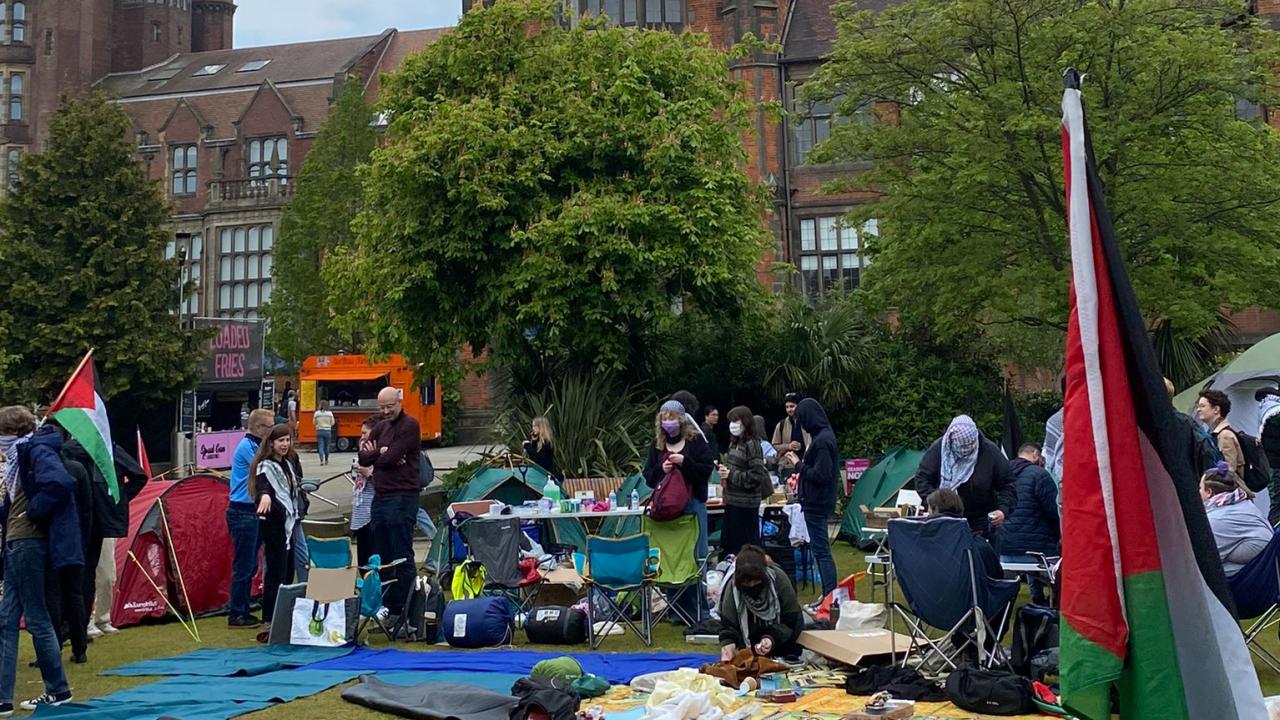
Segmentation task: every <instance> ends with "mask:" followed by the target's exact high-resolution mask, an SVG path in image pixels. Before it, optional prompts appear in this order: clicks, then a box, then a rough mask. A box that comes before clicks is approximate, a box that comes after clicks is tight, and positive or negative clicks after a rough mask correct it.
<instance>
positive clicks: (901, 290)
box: [805, 0, 1280, 363]
mask: <svg viewBox="0 0 1280 720" xmlns="http://www.w3.org/2000/svg"><path fill="white" fill-rule="evenodd" d="M1243 6H1244V4H1243V3H1239V2H1234V1H1228V0H1123V1H1121V2H1103V1H1101V0H1087V1H1083V2H1082V1H1080V0H1018V1H1017V2H1007V1H1005V0H945V1H941V2H940V1H937V0H906V2H904V3H902V4H901V5H896V6H893V7H890V8H888V9H886V10H884V11H882V12H878V13H871V12H860V11H857V10H856V8H855V7H853V6H852V4H851V5H845V6H839V9H838V10H837V15H838V38H837V40H836V43H835V47H834V51H833V53H832V56H831V62H829V63H828V64H826V65H825V66H824V67H823V68H822V69H821V70H820V71H819V72H818V74H817V76H816V77H815V78H814V79H813V80H812V81H810V82H809V83H807V84H806V87H805V92H806V94H807V95H808V96H809V97H811V98H821V97H829V98H837V99H838V103H837V104H838V107H837V112H838V113H841V114H843V115H845V116H848V117H852V116H853V115H854V112H855V110H856V109H857V108H858V107H859V106H861V105H862V103H863V102H865V101H866V100H868V99H870V100H874V101H876V102H877V103H878V105H877V107H879V108H880V110H881V113H880V115H881V116H880V118H879V121H878V122H876V123H874V124H872V125H870V126H865V125H862V124H858V123H843V124H839V125H838V126H837V127H836V128H835V129H833V131H832V133H831V138H830V140H829V141H828V142H826V143H825V144H823V145H822V146H820V147H819V148H817V149H816V151H815V153H814V154H813V156H812V157H813V159H814V160H815V161H817V162H831V161H840V160H845V159H862V158H866V157H870V158H871V159H872V160H874V163H875V164H874V169H873V170H871V171H869V172H866V173H863V174H859V175H849V176H846V177H844V178H843V179H842V180H841V181H840V182H839V183H838V185H839V186H842V187H857V188H865V189H872V190H878V191H882V192H883V193H884V195H883V198H882V199H881V201H880V202H878V203H875V204H873V205H870V206H864V207H863V208H860V209H859V211H858V212H857V213H855V215H856V216H858V217H865V216H871V215H875V216H877V217H878V218H879V219H880V235H879V237H878V238H876V239H873V240H871V241H870V242H869V247H868V250H869V251H870V252H871V254H872V255H873V257H874V259H875V264H874V265H873V266H872V267H871V269H870V270H869V272H868V274H867V276H866V279H867V284H868V286H869V287H870V289H871V291H872V293H873V295H874V296H875V297H876V298H877V299H878V300H879V301H880V302H881V303H882V304H883V305H884V306H893V307H896V308H898V309H899V310H900V312H901V313H902V314H903V318H904V320H906V321H907V322H919V323H921V324H923V325H927V326H929V327H931V328H932V329H933V330H934V331H935V332H936V333H937V334H938V335H939V336H940V337H941V338H943V339H946V338H957V337H965V336H971V335H975V334H980V335H981V336H982V337H983V338H985V339H987V340H988V341H990V343H991V346H992V348H993V349H994V350H996V351H997V352H998V353H999V355H1000V356H1001V357H1002V358H1003V359H1005V360H1030V361H1036V362H1041V363H1052V362H1053V361H1055V360H1056V359H1057V357H1058V356H1059V355H1060V353H1061V347H1062V337H1063V332H1064V329H1065V327H1066V321H1067V316H1068V293H1067V287H1068V284H1069V278H1070V276H1069V268H1068V266H1069V261H1070V258H1069V257H1068V251H1067V233H1066V223H1065V209H1064V190H1063V187H1062V150H1061V138H1060V130H1059V122H1060V116H1061V97H1062V80H1061V78H1062V73H1063V71H1064V70H1065V69H1066V68H1067V67H1069V66H1074V67H1076V68H1077V69H1079V70H1080V71H1081V72H1082V73H1084V74H1085V83H1084V94H1085V98H1086V104H1087V109H1088V112H1089V121H1090V129H1091V132H1092V136H1093V143H1094V148H1095V150H1096V154H1097V157H1098V161H1099V165H1100V172H1101V175H1102V179H1103V183H1104V188H1105V194H1106V200H1107V202H1108V204H1109V206H1110V209H1111V212H1112V214H1113V215H1114V219H1115V226H1116V234H1117V237H1118V239H1119V242H1120V243H1121V248H1122V251H1123V253H1124V255H1125V257H1126V259H1127V261H1128V263H1129V266H1130V271H1131V274H1132V277H1133V281H1134V284H1135V287H1136V290H1137V293H1138V298H1139V302H1140V303H1141V306H1142V308H1143V310H1144V312H1145V313H1146V314H1147V316H1148V320H1149V322H1150V323H1151V324H1152V326H1153V327H1154V326H1156V325H1165V326H1168V327H1172V328H1175V329H1176V331H1177V334H1179V335H1181V336H1184V337H1201V336H1204V335H1205V334H1206V333H1208V332H1210V331H1211V330H1212V329H1214V328H1215V327H1216V326H1219V325H1220V323H1221V321H1220V319H1219V310H1220V308H1227V309H1240V308H1244V307H1248V306H1253V305H1261V306H1266V307H1276V306H1277V305H1280V285H1277V284H1276V283H1274V282H1269V281H1267V280H1265V279H1266V278H1271V277H1275V276H1276V275H1277V271H1280V252H1277V251H1278V250H1280V236H1277V234H1276V232H1275V228H1276V227H1277V223H1278V222H1280V162H1278V161H1280V144H1278V141H1277V137H1276V134H1275V133H1274V132H1272V131H1271V130H1270V128H1267V127H1266V126H1265V125H1262V123H1261V120H1260V119H1259V118H1258V117H1257V116H1256V115H1254V114H1253V113H1254V111H1256V108H1257V105H1256V103H1258V102H1260V101H1266V100H1268V98H1269V95H1268V93H1269V88H1271V87H1272V86H1273V85H1274V81H1273V70H1274V68H1275V67H1276V61H1277V54H1276V42H1275V39H1274V37H1273V35H1272V33H1271V32H1270V31H1266V30H1262V29H1260V28H1259V27H1258V26H1257V25H1256V24H1255V23H1254V22H1253V21H1252V20H1251V19H1250V18H1248V17H1244V16H1241V12H1242V8H1243ZM854 219H856V218H854Z"/></svg>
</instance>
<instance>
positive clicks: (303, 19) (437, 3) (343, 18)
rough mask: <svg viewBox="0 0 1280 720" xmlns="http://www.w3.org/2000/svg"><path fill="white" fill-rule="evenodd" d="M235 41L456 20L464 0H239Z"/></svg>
mask: <svg viewBox="0 0 1280 720" xmlns="http://www.w3.org/2000/svg"><path fill="white" fill-rule="evenodd" d="M237 5H238V6H239V9H238V10H236V16H235V28H236V36H235V45H236V47H252V46H255V45H279V44H281V43H290V42H300V41H303V40H327V39H330V38H340V37H355V36H359V35H374V34H377V33H380V32H382V31H383V30H386V29H387V28H389V27H394V28H398V29H400V30H420V29H422V28H432V27H445V26H448V25H454V24H457V21H458V16H459V15H461V14H462V0H239V2H238V3H237Z"/></svg>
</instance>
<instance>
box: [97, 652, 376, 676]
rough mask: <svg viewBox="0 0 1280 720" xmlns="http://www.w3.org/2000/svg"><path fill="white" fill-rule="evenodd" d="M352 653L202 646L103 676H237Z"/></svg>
mask: <svg viewBox="0 0 1280 720" xmlns="http://www.w3.org/2000/svg"><path fill="white" fill-rule="evenodd" d="M349 652H351V648H349V647H340V648H323V647H305V646H302V645H270V646H267V647H252V648H201V649H199V650H193V651H191V652H189V653H187V654H186V655H178V656H177V657H169V658H154V659H152V660H143V661H141V662H136V663H130V664H128V665H122V666H120V667H118V668H115V669H114V670H107V671H106V672H104V673H102V674H103V675H199V676H203V677H233V676H237V675H261V674H263V673H267V672H273V671H275V670H284V669H286V668H294V667H301V666H303V665H310V664H312V663H317V662H320V661H322V660H332V659H334V658H339V657H342V656H343V655H346V654H347V653H349Z"/></svg>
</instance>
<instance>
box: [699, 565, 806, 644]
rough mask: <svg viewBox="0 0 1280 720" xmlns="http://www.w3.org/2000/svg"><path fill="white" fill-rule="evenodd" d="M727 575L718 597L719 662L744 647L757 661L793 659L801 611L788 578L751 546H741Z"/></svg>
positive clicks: (799, 628) (800, 627) (798, 637)
mask: <svg viewBox="0 0 1280 720" xmlns="http://www.w3.org/2000/svg"><path fill="white" fill-rule="evenodd" d="M731 573H732V575H731V576H730V579H729V581H728V582H726V583H725V588H724V591H723V592H722V593H721V594H720V607H719V610H720V658H721V659H722V660H731V659H732V658H733V655H734V653H736V652H737V651H738V650H741V649H744V648H748V647H749V648H751V650H752V652H754V653H755V654H756V655H764V656H773V657H778V656H781V657H795V656H798V655H799V654H800V646H799V645H797V644H796V641H797V640H799V639H800V632H801V631H802V630H804V611H802V610H801V609H800V601H799V600H797V599H796V589H795V587H794V586H793V585H792V584H791V579H790V578H788V577H787V574H786V573H785V572H783V570H782V568H779V567H778V566H777V565H774V564H773V563H772V562H770V561H769V559H768V558H767V557H766V556H765V554H764V551H763V550H761V549H760V548H759V547H757V546H755V545H744V546H742V549H741V551H739V553H738V557H737V559H736V560H735V561H734V563H733V570H732V571H731Z"/></svg>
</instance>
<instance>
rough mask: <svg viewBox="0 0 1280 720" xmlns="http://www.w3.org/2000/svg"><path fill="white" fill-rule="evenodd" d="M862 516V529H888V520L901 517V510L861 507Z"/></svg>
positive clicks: (895, 508)
mask: <svg viewBox="0 0 1280 720" xmlns="http://www.w3.org/2000/svg"><path fill="white" fill-rule="evenodd" d="M862 514H863V516H864V519H863V521H862V526H863V527H866V528H878V529H884V528H887V527H889V521H890V520H892V519H894V518H900V517H903V511H902V508H897V507H878V508H870V507H867V506H866V505H863V506H862Z"/></svg>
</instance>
